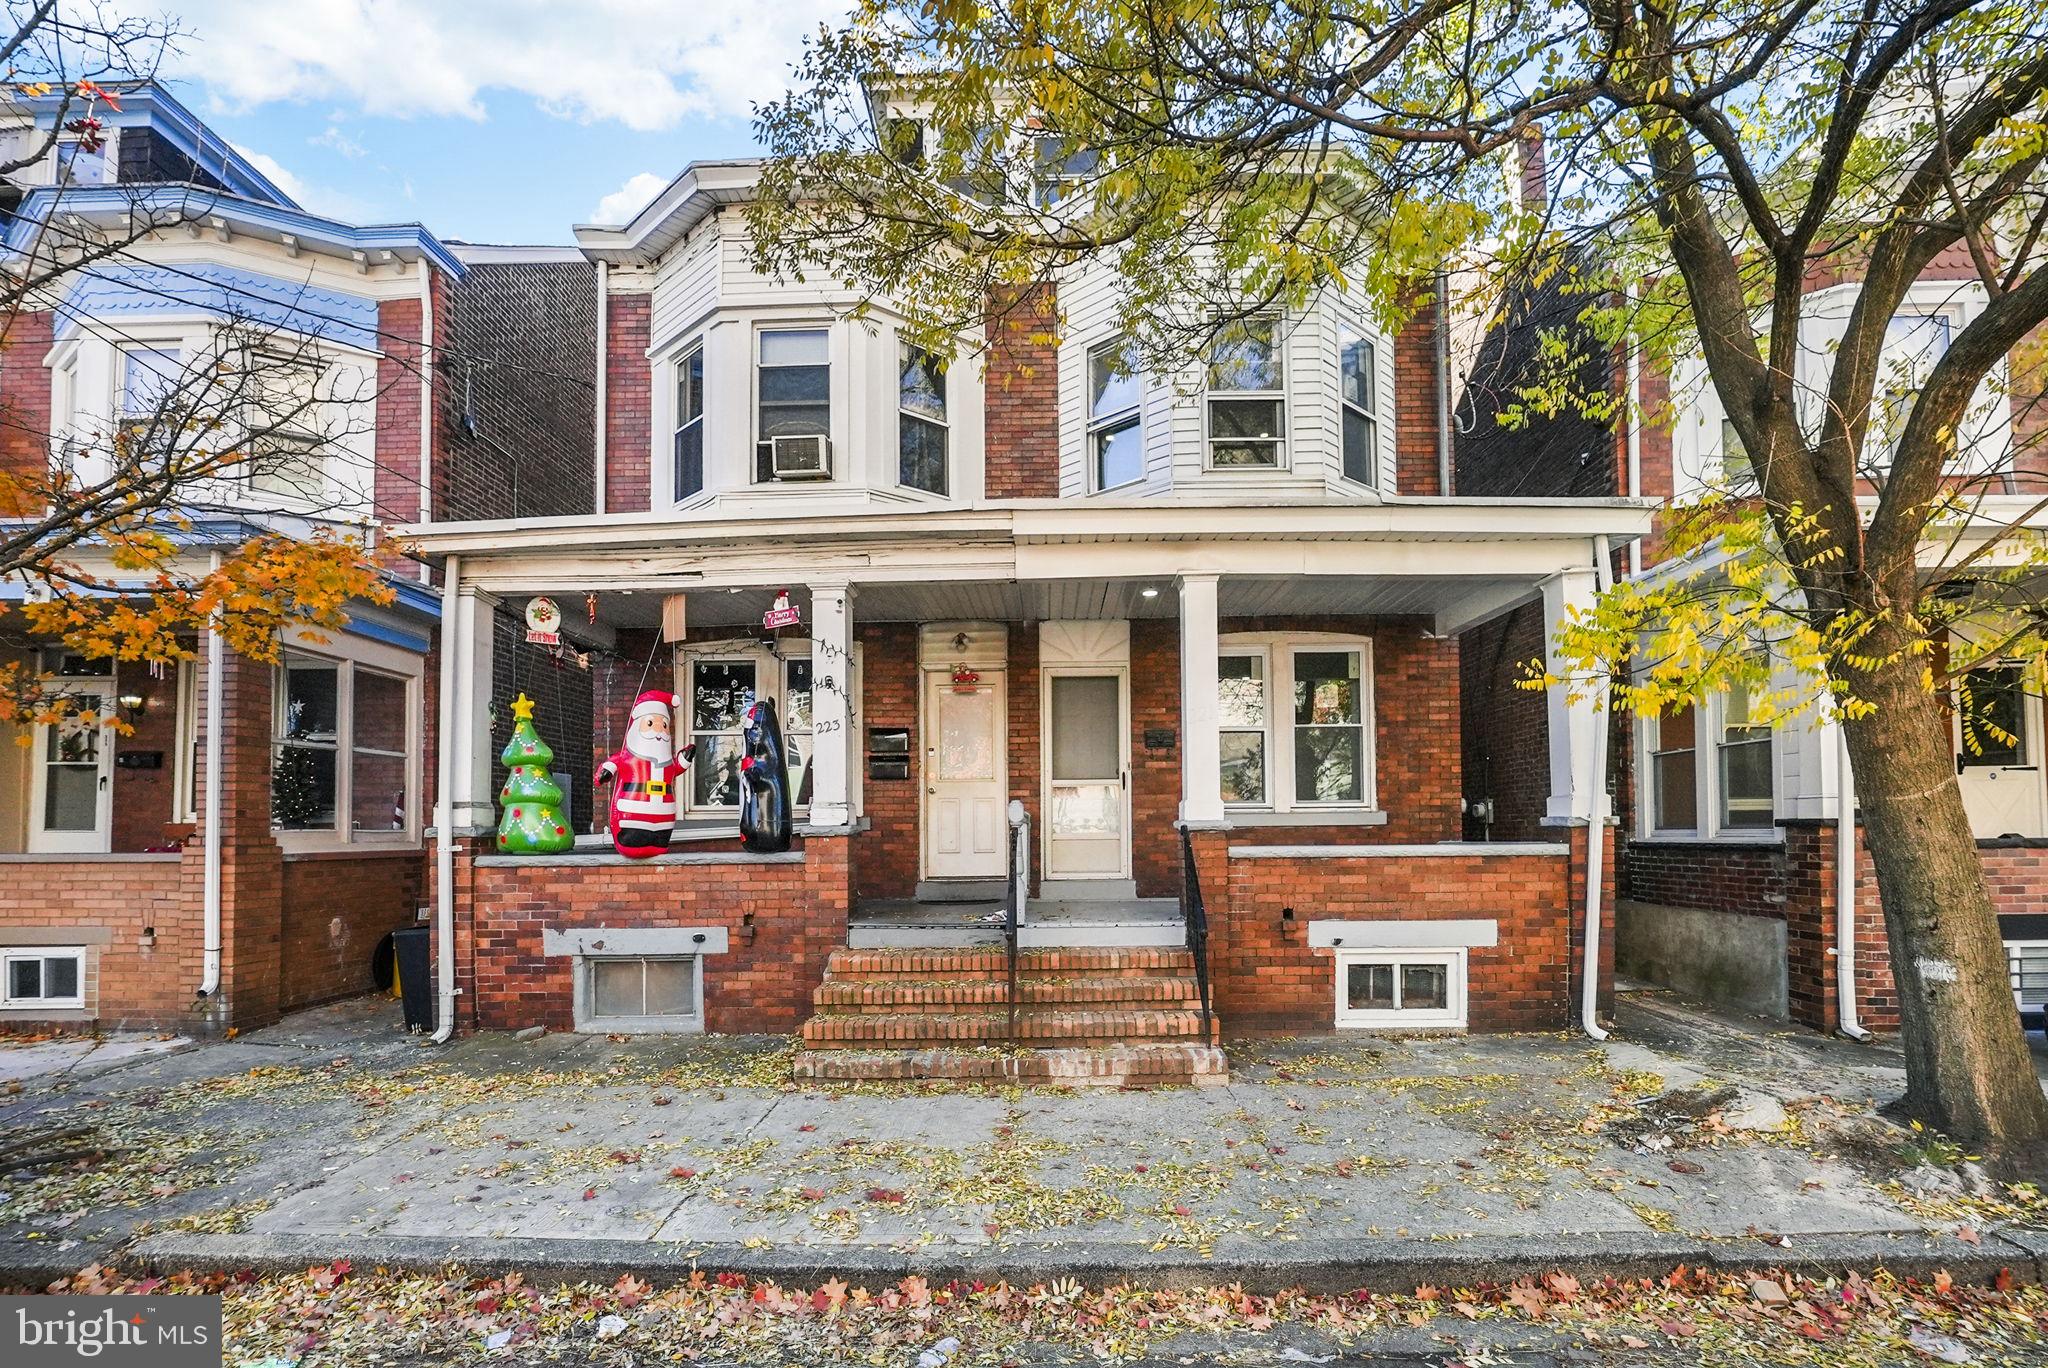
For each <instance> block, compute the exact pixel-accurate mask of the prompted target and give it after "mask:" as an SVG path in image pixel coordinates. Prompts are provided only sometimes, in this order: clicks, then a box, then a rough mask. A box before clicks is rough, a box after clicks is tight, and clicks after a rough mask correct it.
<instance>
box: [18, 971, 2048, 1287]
mask: <svg viewBox="0 0 2048 1368" xmlns="http://www.w3.org/2000/svg"><path fill="white" fill-rule="evenodd" d="M1622 1025H1623V1030H1622V1031H1621V1032H1620V1033H1618V1034H1617V1036H1616V1038H1615V1039H1614V1040H1613V1041H1611V1042H1609V1043H1607V1044H1606V1045H1603V1046H1595V1045H1594V1044H1592V1043H1591V1042H1589V1041H1586V1040H1584V1039H1583V1038H1578V1037H1571V1036H1516V1037H1477V1036H1475V1037H1464V1038H1438V1039H1388V1038H1377V1039H1367V1038H1358V1037H1349V1038H1344V1039H1340V1040H1329V1039H1316V1040H1297V1041H1280V1042H1250V1043H1241V1044H1239V1045H1236V1046H1234V1047H1233V1049H1232V1056H1233V1065H1234V1073H1233V1079H1232V1082H1231V1083H1230V1084H1229V1085H1228V1086H1227V1087H1221V1088H1211V1089H1203V1090H1187V1089H1177V1090H1164V1091H1158V1092H1132V1093H1059V1092H1047V1091H1027V1090H1015V1089H1008V1090H1006V1089H978V1090H960V1089H953V1088H941V1087H937V1086H932V1085H888V1086H876V1085H870V1086H865V1087H860V1088H803V1089H799V1088H798V1087H796V1086H795V1085H793V1084H791V1083H789V1082H788V1081H787V1076H788V1065H789V1059H790V1050H791V1049H792V1046H791V1043H790V1042H788V1041H785V1040H781V1039H745V1040H734V1039H716V1038H698V1039H672V1038H671V1039H652V1038H638V1039H606V1038H602V1037H578V1036H548V1037H544V1038H541V1039H539V1040H534V1041H524V1042H522V1041H515V1040H512V1039H509V1038H507V1037H502V1036H490V1037H482V1038H478V1039H474V1040H468V1041H464V1042H461V1043H459V1044H457V1045H455V1046H453V1047H449V1048H447V1049H443V1050H440V1051H423V1050H422V1049H421V1048H420V1047H419V1046H417V1045H415V1044H413V1043H411V1042H409V1041H407V1040H406V1039H404V1038H403V1037H401V1036H398V1035H397V1034H396V1033H395V1022H394V1021H393V1019H392V1016H391V1010H390V1008H389V1007H388V1005H386V1004H382V1003H376V1002H367V1003H358V1004H347V1005H344V1006H342V1007H340V1008H336V1009H330V1010H325V1011H322V1012H317V1013H310V1014H306V1015H304V1016H301V1017H299V1018H295V1019H293V1020H292V1021H290V1022H287V1023H285V1024H284V1025H283V1026H281V1027H278V1028H273V1029H272V1030H269V1031H263V1032H257V1033H255V1034H254V1035H252V1036H250V1037H247V1038H245V1039H244V1040H241V1041H236V1042H232V1043H227V1044H220V1045H210V1046H205V1047H202V1048H199V1049H195V1050H192V1051H189V1052H185V1053H181V1054H177V1055H172V1056H169V1057H162V1058H153V1059H146V1060H141V1061H138V1062H135V1063H132V1064H129V1065H128V1066H126V1067H123V1068H120V1069H118V1070H114V1071H110V1072H102V1073H98V1074H95V1075H93V1076H91V1077H87V1078H68V1077H64V1076H62V1075H57V1076H52V1077H50V1078H48V1079H43V1080H33V1079H32V1080H28V1081H27V1082H26V1084H25V1086H24V1089H23V1091H22V1092H21V1093H20V1094H19V1095H16V1096H13V1097H0V1149H4V1148H6V1147H7V1146H8V1145H11V1144H14V1143H17V1140H18V1137H20V1136H22V1135H26V1134H30V1133H37V1132H48V1131H51V1130H62V1129H68V1128H78V1127H91V1128H94V1130H95V1131H96V1133H97V1135H96V1142H97V1143H103V1144H110V1145H113V1146H115V1147H116V1148H118V1149H119V1150H120V1151H121V1152H120V1153H117V1154H115V1155H114V1156H113V1157H112V1158H111V1159H109V1160H107V1161H105V1162H102V1163H99V1164H96V1165H93V1166H91V1167H81V1168H74V1169H67V1170H60V1171H56V1172H50V1173H44V1174H41V1175H39V1176H34V1177H28V1178H24V1176H23V1175H18V1174H17V1175H13V1176H12V1177H0V1189H4V1190H5V1193H4V1196H0V1266H4V1269H5V1270H6V1271H10V1272H12V1273H13V1274H14V1275H15V1277H14V1278H8V1277H0V1282H4V1281H13V1280H16V1279H18V1278H32V1277H33V1276H34V1275H39V1274H42V1273H45V1272H49V1271H63V1270H68V1269H71V1268H75V1267H77V1266H79V1265H80V1264H83V1263H87V1262H90V1261H92V1260H94V1259H101V1258H108V1257H116V1256H118V1255H120V1254H121V1253H122V1252H123V1251H132V1255H131V1257H140V1258H146V1259H147V1260H149V1261H151V1262H152V1263H155V1264H158V1265H161V1266H163V1267H167V1268H168V1267H208V1268H217V1267H242V1266H253V1267H258V1268H284V1267H304V1266H305V1265H306V1264H308V1263H312V1262H322V1261H326V1260H330V1259H334V1258H342V1257H346V1258H350V1259H352V1260H354V1261H355V1262H357V1263H358V1264H364V1265H367V1264H382V1265H389V1266H396V1267H422V1268H427V1267H437V1266H440V1265H441V1264H444V1263H446V1262H449V1261H451V1260H453V1261H461V1262H465V1263H469V1264H471V1265H474V1266H477V1267H480V1268H482V1267H492V1268H500V1269H521V1270H524V1271H526V1272H528V1273H529V1275H546V1274H550V1273H553V1274H555V1275H558V1276H563V1277H573V1276H582V1275H585V1274H589V1273H593V1272H597V1271H602V1270H610V1275H611V1276H616V1274H617V1273H618V1272H621V1271H636V1272H640V1273H642V1274H643V1275H650V1276H651V1275H654V1274H657V1273H662V1272H669V1273H673V1272H675V1271H677V1270H682V1269H686V1268H688V1267H691V1266H695V1265H702V1266H705V1267H710V1268H720V1269H724V1268H731V1269H734V1270H737V1271H742V1272H747V1273H749V1274H752V1275H755V1276H762V1277H780V1278H789V1279H794V1280H798V1281H801V1280H803V1279H806V1278H813V1279H814V1278H816V1277H819V1276H821V1275H824V1274H827V1273H830V1272H834V1271H838V1272H841V1273H842V1274H846V1273H851V1272H854V1271H858V1272H861V1273H862V1274H863V1275H865V1276H869V1277H879V1276H883V1275H885V1274H890V1273H900V1272H901V1271H908V1270H911V1269H915V1270H916V1271H918V1272H921V1273H924V1274H926V1275H927V1276H933V1271H934V1270H941V1271H954V1272H958V1273H959V1274H960V1275H961V1276H968V1277H983V1278H989V1277H997V1276H1007V1277H1013V1278H1018V1279H1026V1280H1028V1279H1032V1278H1043V1277H1054V1276H1067V1275H1070V1274H1071V1275H1074V1276H1082V1277H1084V1278H1085V1277H1087V1276H1089V1275H1090V1273H1091V1272H1092V1273H1094V1274H1095V1275H1097V1276H1100V1275H1102V1274H1104V1273H1108V1274H1111V1275H1114V1276H1124V1277H1139V1278H1143V1279H1147V1280H1151V1281H1155V1282H1160V1283H1165V1282H1179V1283H1186V1282H1188V1281H1190V1280H1199V1281H1204V1282H1212V1283H1213V1282H1217V1281H1229V1280H1232V1279H1242V1280H1245V1281H1247V1282H1248V1283H1250V1284H1252V1285H1271V1286H1278V1285H1286V1284H1293V1283H1299V1284H1304V1285H1308V1286H1312V1287H1314V1286H1326V1287H1335V1286H1339V1285H1350V1286H1356V1285H1359V1284H1361V1283H1364V1284H1371V1285H1380V1286H1390V1285H1393V1284H1396V1283H1400V1282H1404V1281H1406V1282H1428V1281H1436V1282H1449V1283H1458V1282H1470V1281H1472V1280H1476V1279H1481V1278H1503V1277H1507V1276H1513V1275H1517V1274H1519V1273H1523V1272H1527V1271H1529V1270H1531V1269H1538V1270H1540V1269H1543V1268H1549V1267H1568V1268H1573V1269H1577V1270H1584V1271H1589V1272H1615V1273H1643V1274H1647V1273H1652V1272H1661V1271H1664V1270H1666V1269H1668V1268H1670V1267H1671V1266H1673V1265H1675V1264H1678V1263H1690V1264H1694V1265H1704V1266H1714V1265H1727V1266H1731V1267H1756V1266H1769V1265H1781V1266H1807V1267H1846V1266H1856V1267H1863V1268H1869V1267H1873V1266H1876V1265H1879V1264H1883V1265H1886V1266H1890V1267H1892V1268H1894V1269H1895V1270H1906V1271H1910V1270H1915V1269H1932V1268H1935V1267H1946V1268H1948V1269H1950V1270H1951V1271H1952V1272H1955V1273H1957V1274H1958V1275H1959V1276H1961V1275H1963V1274H1966V1273H1971V1272H1976V1273H1981V1274H1982V1275H1984V1276H1991V1275H1993V1274H1995V1272H1996V1271H1997V1270H1998V1269H1999V1268H2001V1267H2006V1268H2011V1269H2012V1271H2013V1273H2014V1275H2015V1276H2016V1277H2020V1278H2028V1279H2031V1278H2038V1277H2040V1276H2041V1275H2042V1273H2043V1269H2042V1267H2041V1265H2040V1263H2039V1260H2040V1259H2041V1258H2042V1257H2044V1256H2048V1235H2043V1234H2041V1233H2038V1232H2037V1231H2033V1230H2030V1229H2029V1226H2030V1225H2037V1224H2048V1205H2040V1206H2037V1205H2035V1204H2034V1203H2033V1201H2032V1198H2031V1197H2030V1195H2029V1194H2028V1193H2026V1192H2024V1191H2018V1192H2015V1191H2011V1190H1996V1189H1985V1190H1980V1191H1977V1192H1970V1191H1967V1190H1966V1189H1965V1185H1964V1183H1963V1182H1962V1180H1961V1179H1960V1178H1956V1177H1954V1176H1952V1175H1947V1174H1945V1173H1937V1172H1936V1171H1935V1170H1933V1169H1931V1168H1927V1167H1922V1168H1920V1169H1918V1170H1915V1171H1914V1172H1913V1173H1911V1174H1908V1175H1906V1176H1908V1177H1909V1178H1910V1179H1911V1180H1912V1185H1910V1186H1902V1185H1901V1184H1900V1183H1899V1182H1897V1181H1896V1180H1897V1179H1898V1178H1899V1177H1900V1175H1901V1174H1902V1173H1903V1172H1904V1171H1905V1170H1906V1168H1907V1167H1908V1163H1907V1160H1906V1159H1904V1158H1902V1157H1901V1150H1902V1148H1903V1147H1904V1146H1906V1145H1907V1144H1908V1142H1909V1141H1910V1140H1911V1137H1910V1136H1908V1135H1907V1134H1906V1133H1904V1132H1902V1131H1900V1130H1899V1129H1898V1128H1896V1127H1893V1126H1891V1125H1890V1124H1889V1123H1887V1122H1884V1121H1882V1120H1880V1119H1878V1118H1877V1117H1875V1116H1874V1114H1873V1111H1872V1108H1873V1106H1874V1105H1875V1104H1878V1103H1881V1102H1883V1101H1885V1100H1888V1099H1889V1096H1891V1095H1895V1094H1896V1092H1897V1089H1898V1087H1899V1084H1900V1081H1901V1078H1902V1076H1901V1075H1899V1074H1898V1071H1897V1060H1896V1056H1895V1055H1892V1054H1889V1053H1888V1052H1886V1051H1885V1050H1883V1049H1882V1048H1878V1047H1870V1046H1857V1045H1852V1044H1849V1043H1847V1042H1823V1041H1817V1040H1813V1039H1812V1038H1811V1037H1800V1036H1795V1035H1792V1034H1790V1033H1782V1034H1781V1033H1773V1032H1770V1031H1767V1030H1761V1029H1745V1028H1743V1027H1742V1026H1741V1025H1740V1024H1738V1023H1732V1022H1729V1021H1727V1020H1725V1019H1719V1018H1712V1017H1708V1016H1705V1015H1703V1014H1698V1013H1694V1012H1691V1011H1690V1010H1689V1009H1686V1008H1683V1007H1682V1006H1679V1005H1677V1004H1674V1003H1671V1002H1670V1001H1668V1000H1657V999H1644V1000H1639V1001H1633V1002H1629V1003H1625V1005H1624V1008H1623V1015H1622ZM1821 1087H1826V1088H1827V1089H1828V1091H1827V1092H1825V1093H1823V1092H1821V1091H1820V1088H1821ZM1937 1157H1940V1156H1937Z"/></svg>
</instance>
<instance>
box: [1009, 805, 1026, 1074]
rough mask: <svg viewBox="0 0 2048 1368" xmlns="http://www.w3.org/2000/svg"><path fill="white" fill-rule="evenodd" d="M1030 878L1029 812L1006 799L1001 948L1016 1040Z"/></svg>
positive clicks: (1012, 1033)
mask: <svg viewBox="0 0 2048 1368" xmlns="http://www.w3.org/2000/svg"><path fill="white" fill-rule="evenodd" d="M1030 879H1031V814H1030V813H1029V812H1027V811H1025V810H1024V804H1022V803H1020V802H1018V801H1017V800H1015V799H1011V800H1010V875H1009V880H1008V882H1007V883H1006V884H1005V886H1004V889H1003V948H1004V951H1005V954H1006V955H1007V957H1008V960H1009V979H1010V990H1009V994H1008V1001H1009V1004H1010V1026H1009V1039H1010V1041H1011V1043H1013V1044H1014V1043H1015V1042H1016V1039H1017V928H1018V927H1019V926H1020V925H1022V924H1023V921H1024V899H1025V897H1026V895H1027V893H1028V891H1029V885H1030Z"/></svg>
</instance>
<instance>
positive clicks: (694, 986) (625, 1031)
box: [572, 955, 704, 1035]
mask: <svg viewBox="0 0 2048 1368" xmlns="http://www.w3.org/2000/svg"><path fill="white" fill-rule="evenodd" d="M650 960H664V961H687V962H688V963H689V965H690V970H691V973H690V978H691V985H690V993H691V1001H693V1002H695V1003H696V1005H697V1010H696V1011H695V1012H692V1013H690V1014H689V1015H687V1016H599V1015H598V1014H597V983H596V979H597V966H598V965H600V964H618V963H622V962H632V963H636V964H640V965H642V966H644V965H646V964H647V963H648V961H650ZM641 972H642V974H643V978H642V980H641V984H642V993H641V1002H642V1004H643V1005H644V1004H645V1002H646V992H645V984H646V979H645V978H644V975H645V973H646V970H645V969H644V968H643V969H642V970H641ZM572 1010H573V1013H574V1017H575V1022H576V1029H577V1030H578V1031H581V1032H586V1033H591V1034H595V1033H598V1032H607V1031H608V1032H612V1033H615V1034H619V1035H701V1034H703V1031H704V956H702V955H578V956H577V957H576V984H575V992H574V995H573V1005H572Z"/></svg>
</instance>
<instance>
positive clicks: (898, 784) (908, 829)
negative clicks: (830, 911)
mask: <svg viewBox="0 0 2048 1368" xmlns="http://www.w3.org/2000/svg"><path fill="white" fill-rule="evenodd" d="M858 631H859V635H860V645H861V706H860V716H859V719H858V720H859V723H860V728H861V731H860V743H861V747H862V750H861V754H860V755H859V756H858V757H857V759H856V761H855V763H857V764H858V765H860V766H861V767H862V769H865V768H866V767H867V750H866V747H867V745H868V739H869V737H870V736H871V735H873V733H874V732H875V731H876V730H877V729H878V728H879V729H881V730H891V729H894V728H899V727H900V728H903V729H904V730H907V731H908V732H909V733H910V777H909V778H907V779H874V778H870V777H865V776H864V777H863V778H862V780H861V801H862V805H863V807H864V808H865V809H866V814H867V819H868V829H867V830H866V831H863V832H861V833H860V834H859V835H858V836H856V837H854V848H855V857H856V858H855V861H854V875H855V881H854V887H855V890H856V891H857V893H858V895H859V896H860V897H863V898H907V897H909V896H910V895H911V894H912V893H914V892H915V891H916V890H917V861H918V841H919V832H918V795H919V794H920V793H922V792H923V791H924V788H923V785H924V779H923V774H924V743H923V742H922V741H921V740H919V735H918V698H917V690H918V677H917V624H916V623H912V622H869V623H861V624H859V627H858Z"/></svg>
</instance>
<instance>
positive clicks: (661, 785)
mask: <svg viewBox="0 0 2048 1368" xmlns="http://www.w3.org/2000/svg"><path fill="white" fill-rule="evenodd" d="M680 702H682V700H681V699H679V698H677V697H676V696H675V695H674V694H672V693H668V692H666V691H664V690H661V689H650V690H648V691H647V692H646V693H643V694H641V695H640V696H639V697H638V698H636V699H634V700H633V715H632V718H631V720H630V721H629V722H628V723H627V725H626V744H625V746H624V747H623V748H622V749H621V750H619V752H618V753H617V754H615V755H613V756H612V757H611V759H609V760H607V761H605V762H604V763H603V764H602V765H599V766H598V767H597V779H596V782H597V783H600V784H602V783H606V782H609V783H610V784H611V785H612V845H613V846H615V847H617V849H618V852H619V854H621V855H623V856H625V857H626V858H627V859H629V860H644V859H646V858H648V857H649V856H651V855H659V854H661V853H662V852H664V851H666V850H667V849H668V842H669V837H670V836H671V835H673V834H674V833H675V829H676V797H677V790H678V786H679V785H680V784H681V783H682V780H683V774H684V772H685V771H687V770H688V769H689V768H690V756H691V754H692V753H694V752H695V751H696V749H697V748H696V747H695V746H684V747H683V749H682V753H681V754H680V755H678V754H677V753H676V749H675V742H674V739H673V738H672V737H671V735H670V727H671V723H670V721H669V710H670V709H671V708H673V707H675V706H676V705H677V704H678V703H680Z"/></svg>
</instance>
